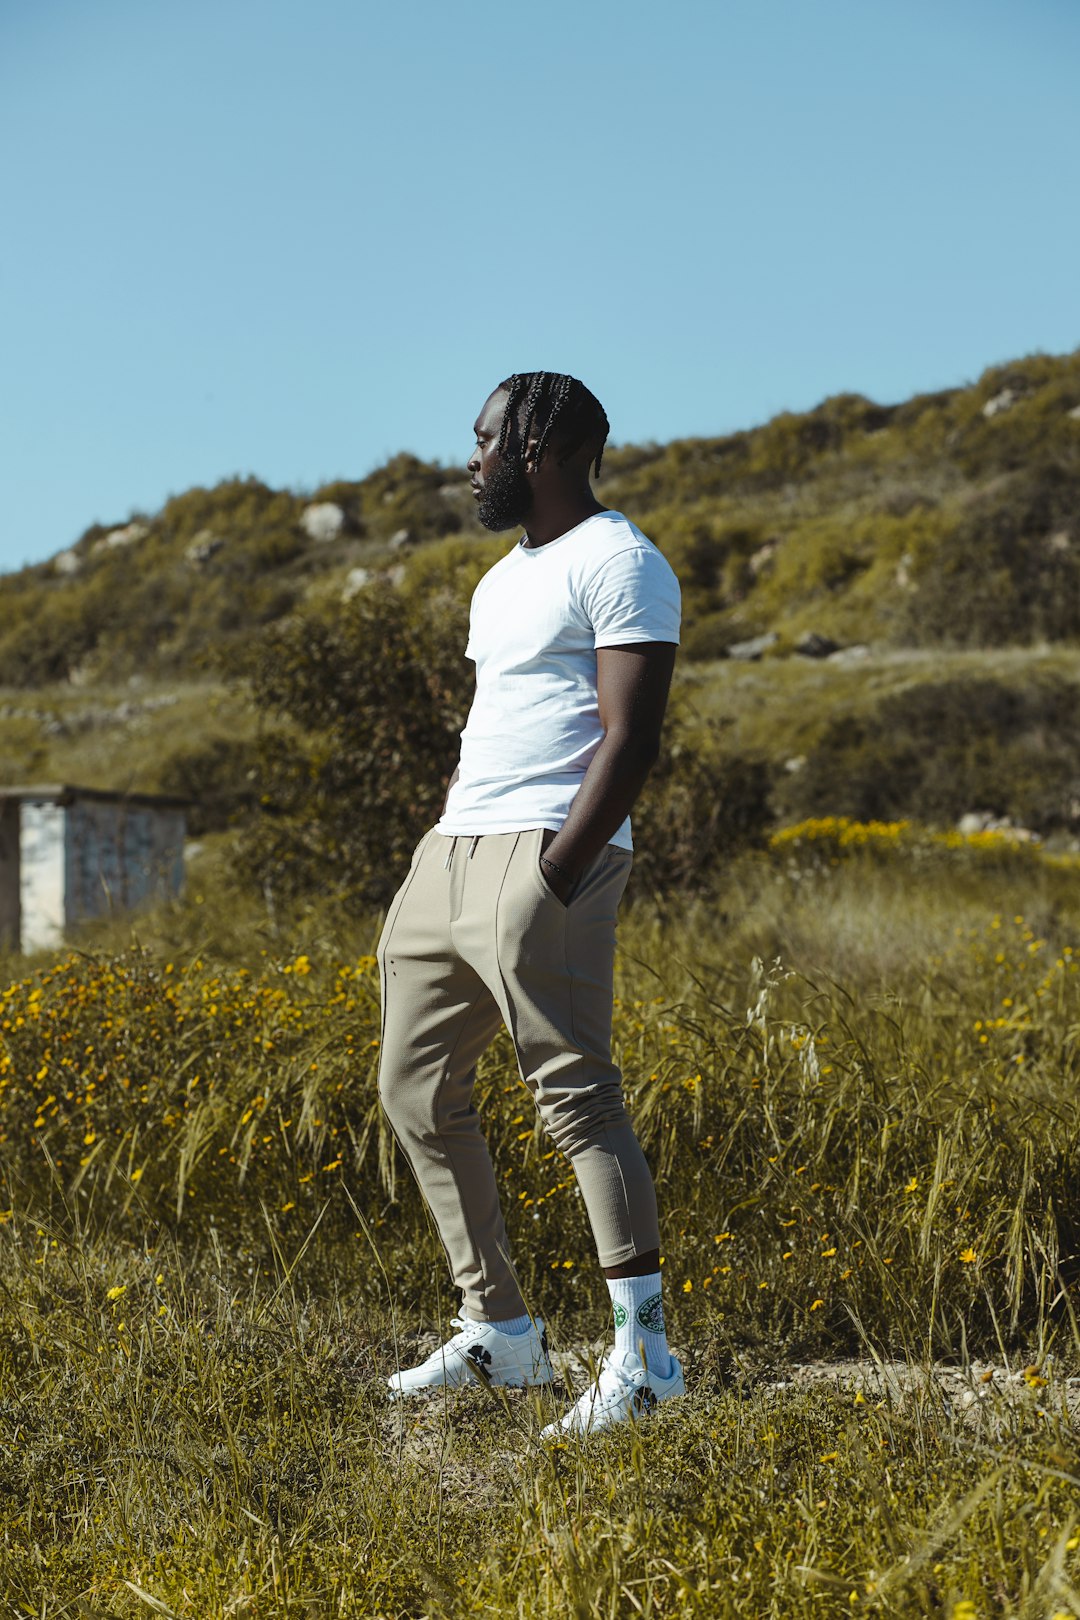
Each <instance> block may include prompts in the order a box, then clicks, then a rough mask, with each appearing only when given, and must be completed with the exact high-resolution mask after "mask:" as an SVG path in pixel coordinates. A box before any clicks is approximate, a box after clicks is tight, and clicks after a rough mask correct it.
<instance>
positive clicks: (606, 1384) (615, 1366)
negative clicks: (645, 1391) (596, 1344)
mask: <svg viewBox="0 0 1080 1620" xmlns="http://www.w3.org/2000/svg"><path fill="white" fill-rule="evenodd" d="M639 1365H640V1363H639ZM635 1387H636V1386H635V1384H634V1378H633V1373H632V1371H631V1370H630V1369H628V1368H627V1367H626V1366H625V1365H620V1364H619V1363H618V1362H615V1361H613V1360H612V1359H611V1357H610V1356H605V1357H604V1360H603V1364H602V1366H601V1368H600V1372H599V1374H598V1376H597V1380H596V1388H597V1393H598V1394H599V1395H601V1396H607V1395H626V1394H629V1393H631V1392H632V1391H633V1390H634V1388H635Z"/></svg>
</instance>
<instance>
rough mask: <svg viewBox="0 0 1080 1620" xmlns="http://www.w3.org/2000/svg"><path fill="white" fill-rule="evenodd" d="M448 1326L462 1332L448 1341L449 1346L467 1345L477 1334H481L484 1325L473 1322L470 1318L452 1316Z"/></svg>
mask: <svg viewBox="0 0 1080 1620" xmlns="http://www.w3.org/2000/svg"><path fill="white" fill-rule="evenodd" d="M450 1325H451V1327H457V1328H461V1330H462V1331H461V1332H460V1333H455V1334H454V1337H453V1338H452V1339H451V1341H450V1342H451V1344H468V1342H469V1340H470V1339H475V1338H476V1336H477V1334H478V1333H482V1332H483V1330H484V1328H485V1326H486V1323H484V1322H474V1321H473V1319H472V1317H471V1316H452V1317H451V1318H450Z"/></svg>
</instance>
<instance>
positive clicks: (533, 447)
mask: <svg viewBox="0 0 1080 1620" xmlns="http://www.w3.org/2000/svg"><path fill="white" fill-rule="evenodd" d="M539 447H540V440H539V439H538V438H537V437H536V434H535V433H530V434H529V437H528V439H527V440H526V441H525V454H524V455H523V456H522V458H521V460H522V465H523V467H524V468H525V471H526V472H527V473H534V472H536V470H537V465H538V463H537V460H536V452H537V450H538V449H539Z"/></svg>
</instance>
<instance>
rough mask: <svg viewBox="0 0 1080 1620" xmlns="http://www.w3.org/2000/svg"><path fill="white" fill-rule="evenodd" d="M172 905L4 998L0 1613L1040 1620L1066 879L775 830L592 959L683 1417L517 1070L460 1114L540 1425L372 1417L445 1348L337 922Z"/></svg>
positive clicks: (854, 836)
mask: <svg viewBox="0 0 1080 1620" xmlns="http://www.w3.org/2000/svg"><path fill="white" fill-rule="evenodd" d="M212 846H213V841H212V840H211V841H210V847H209V848H208V849H207V850H206V851H204V855H203V857H202V858H201V861H202V864H201V867H200V866H199V865H196V868H195V870H194V871H193V874H192V882H191V884H190V886H189V892H188V897H187V899H186V900H185V901H184V903H183V904H181V905H177V906H176V907H174V908H171V909H170V910H168V911H164V912H159V913H157V914H155V915H153V916H150V917H146V918H142V919H139V920H138V922H137V924H136V925H135V930H134V932H132V929H131V928H130V926H129V927H127V928H126V929H124V930H121V925H119V924H113V925H111V926H110V927H107V928H103V929H99V930H98V931H97V932H95V933H90V934H87V935H86V936H85V937H84V938H83V939H82V940H81V941H79V942H78V944H77V948H75V949H73V950H72V951H71V952H70V953H69V954H67V955H65V956H64V957H62V958H58V959H56V960H51V959H50V960H39V961H35V962H32V963H30V962H25V961H20V960H18V959H12V958H8V959H7V960H6V961H5V962H4V963H3V964H0V965H2V966H3V968H4V969H5V970H6V971H5V972H4V973H3V974H2V976H0V983H2V984H3V985H5V986H6V987H7V988H5V989H3V990H2V991H0V1136H2V1140H0V1156H2V1158H0V1162H2V1166H3V1178H4V1179H3V1194H2V1207H0V1435H2V1441H0V1444H2V1447H3V1458H4V1461H3V1469H2V1472H0V1524H2V1528H3V1537H2V1541H0V1594H2V1598H0V1602H2V1603H3V1604H4V1605H5V1606H6V1607H5V1609H4V1611H3V1612H7V1613H10V1614H12V1615H33V1616H41V1617H49V1620H59V1617H61V1616H83V1617H89V1616H98V1617H103V1616H114V1617H119V1616H124V1617H128V1616H131V1617H134V1616H136V1615H144V1614H149V1613H157V1614H173V1615H184V1616H199V1617H211V1616H219V1615H220V1616H226V1615H229V1616H232V1615H248V1616H260V1617H262V1616H267V1617H270V1616H272V1617H275V1620H276V1617H279V1616H280V1617H285V1616H288V1617H290V1620H291V1617H294V1616H295V1617H301V1616H303V1617H305V1620H307V1617H316V1616H319V1617H321V1616H324V1615H325V1616H331V1615H365V1616H367V1615H386V1616H399V1615H402V1616H404V1615H438V1616H451V1615H453V1616H464V1615H466V1614H474V1613H487V1614H491V1615H497V1616H503V1615H505V1616H519V1615H521V1616H524V1615H529V1616H532V1615H538V1616H548V1615H551V1616H556V1615H558V1616H560V1617H561V1616H565V1615H568V1614H569V1615H573V1616H575V1617H578V1616H580V1617H586V1616H587V1617H593V1616H595V1617H597V1620H600V1617H602V1616H622V1615H627V1616H629V1615H648V1616H667V1615H694V1614H702V1615H739V1616H744V1615H754V1616H756V1615H762V1616H766V1615H767V1616H777V1617H788V1616H803V1615H811V1614H812V1615H829V1616H832V1615H836V1616H840V1615H849V1614H851V1615H854V1614H876V1615H884V1616H889V1615H908V1614H911V1615H944V1616H950V1617H952V1620H975V1617H981V1616H1024V1617H1028V1620H1036V1617H1040V1620H1041V1617H1051V1616H1064V1615H1080V1497H1078V1494H1077V1486H1078V1484H1080V1455H1078V1450H1080V1448H1078V1446H1077V1442H1076V1415H1077V1407H1078V1402H1080V1383H1077V1382H1072V1380H1076V1379H1077V1377H1078V1376H1080V1330H1078V1327H1077V1321H1076V1316H1075V1304H1076V1278H1077V1275H1078V1248H1080V1245H1078V1242H1077V1227H1078V1222H1080V1196H1078V1194H1077V1186H1078V1184H1080V1180H1078V1172H1080V1091H1078V1087H1077V1079H1078V1073H1077V1071H1078V1066H1080V878H1078V876H1077V873H1076V871H1075V870H1074V867H1073V865H1072V864H1071V863H1070V862H1068V861H1062V860H1058V861H1052V860H1050V859H1048V858H1047V857H1045V856H1041V855H1040V854H1039V853H1038V852H1035V851H1032V850H1030V849H1023V848H1021V849H1013V848H1011V847H1010V846H1008V845H1007V844H1006V843H1005V842H1004V841H1002V840H993V839H989V840H987V839H983V840H981V841H980V840H973V841H969V842H966V843H965V842H963V841H959V840H955V839H954V840H952V841H951V843H950V842H948V841H943V840H934V839H931V838H923V837H921V836H919V835H917V834H916V833H915V832H913V831H911V830H908V831H907V832H905V831H904V830H903V829H899V830H898V829H895V828H894V829H890V828H879V829H870V830H867V829H855V830H853V829H851V828H845V827H843V826H841V825H838V824H818V825H817V826H815V827H812V828H806V829H803V830H802V831H801V832H800V833H798V834H790V833H789V834H787V835H785V836H783V837H781V838H779V839H777V840H776V841H775V843H774V847H773V848H772V849H771V850H770V851H769V852H767V853H765V854H763V855H761V856H756V857H753V858H747V859H746V860H744V861H742V862H740V863H739V864H738V865H737V866H735V867H733V868H732V869H731V870H730V872H729V873H728V874H727V875H726V876H725V879H724V881H723V883H722V884H721V885H719V887H718V889H717V891H716V893H715V894H714V895H713V896H711V897H710V898H709V899H707V900H700V901H696V902H694V903H693V904H692V905H688V906H673V907H672V908H670V910H668V911H665V912H660V911H658V910H657V909H656V907H655V906H652V905H648V906H647V905H646V904H645V903H644V902H643V901H642V902H640V903H638V902H634V901H632V900H630V901H628V903H627V905H626V907H625V909H624V913H623V917H622V920H621V923H620V959H619V970H618V981H617V996H618V1001H617V1005H616V1008H615V1013H616V1022H615V1034H616V1047H617V1052H618V1055H619V1057H620V1060H621V1062H622V1064H623V1069H624V1074H625V1079H626V1091H627V1097H628V1103H629V1107H630V1109H631V1112H632V1115H633V1117H634V1120H635V1123H636V1126H637V1129H638V1131H639V1134H640V1136H641V1139H642V1142H643V1144H644V1146H645V1150H646V1153H647V1154H648V1156H649V1159H650V1162H651V1164H652V1166H653V1168H654V1171H655V1174H656V1178H657V1183H658V1189H659V1194H660V1203H661V1212H662V1232H663V1244H664V1248H663V1253H664V1263H663V1269H664V1276H665V1279H666V1283H665V1293H666V1309H667V1316H668V1321H669V1333H670V1336H671V1340H672V1343H673V1345H674V1346H675V1348H676V1349H677V1351H678V1352H679V1354H680V1356H682V1357H683V1358H684V1361H685V1365H686V1369H687V1386H688V1394H687V1396H686V1398H685V1399H684V1400H683V1401H680V1402H673V1403H671V1405H669V1406H664V1407H662V1408H661V1409H660V1410H659V1411H658V1413H657V1414H656V1415H655V1416H654V1417H653V1418H652V1419H651V1420H649V1421H648V1423H647V1424H645V1425H643V1426H642V1427H641V1428H640V1429H638V1430H636V1431H635V1430H625V1429H621V1430H618V1431H614V1432H612V1433H610V1434H608V1435H605V1436H600V1437H596V1438H594V1439H593V1440H591V1441H587V1442H584V1443H578V1442H568V1443H566V1444H565V1445H562V1446H559V1447H555V1448H551V1447H544V1446H542V1445H541V1444H540V1442H539V1439H538V1436H539V1430H540V1428H541V1427H542V1425H543V1423H544V1422H546V1421H548V1420H549V1418H550V1416H551V1415H553V1413H554V1412H555V1411H556V1410H561V1409H562V1407H563V1405H564V1403H565V1400H566V1399H567V1397H568V1395H570V1394H572V1393H573V1392H574V1391H575V1390H576V1389H577V1388H580V1387H583V1382H584V1379H585V1378H586V1376H587V1369H588V1366H589V1362H590V1357H592V1358H595V1356H596V1354H597V1353H598V1352H599V1351H600V1350H601V1349H602V1347H603V1344H604V1342H605V1338H606V1334H607V1326H608V1317H609V1305H608V1300H607V1290H606V1287H605V1285H604V1282H603V1278H602V1276H601V1274H600V1272H599V1270H598V1268H597V1266H596V1263H595V1255H594V1253H593V1250H592V1245H591V1238H590V1234H589V1229H588V1225H587V1222H586V1220H585V1216H584V1211H583V1205H582V1203H581V1200H580V1198H578V1196H577V1195H576V1191H575V1185H574V1179H573V1173H572V1170H571V1167H570V1166H569V1164H568V1163H566V1162H565V1161H564V1160H563V1159H562V1158H561V1156H560V1155H559V1154H558V1153H557V1152H555V1151H554V1150H553V1149H552V1148H551V1146H550V1144H549V1143H548V1141H547V1139H546V1138H545V1137H544V1136H543V1135H542V1134H541V1133H540V1132H539V1130H538V1128H537V1125H536V1122H535V1119H534V1115H533V1112H532V1107H531V1103H530V1101H529V1098H528V1094H527V1093H526V1091H525V1090H524V1088H523V1086H522V1085H521V1082H520V1079H519V1077H518V1075H517V1071H516V1066H515V1063H514V1059H513V1053H512V1049H511V1047H510V1044H509V1041H508V1039H507V1037H506V1036H505V1035H503V1036H500V1037H499V1038H498V1039H497V1041H496V1042H495V1043H494V1045H493V1046H492V1048H491V1049H490V1051H489V1053H488V1054H487V1056H486V1058H485V1059H484V1061H483V1063H482V1065H481V1070H480V1077H479V1084H478V1105H479V1107H480V1109H481V1112H482V1114H483V1117H484V1121H485V1128H486V1131H487V1134H488V1139H489V1142H490V1144H491V1147H492V1153H493V1157H494V1159H495V1162H496V1167H497V1170H498V1173H499V1176H500V1181H501V1187H502V1192H503V1202H504V1207H505V1209H506V1212H507V1219H508V1225H509V1228H510V1232H511V1237H512V1241H513V1243H514V1252H515V1260H516V1263H517V1266H518V1269H519V1272H520V1274H521V1276H522V1279H523V1282H524V1285H525V1288H526V1292H527V1297H528V1301H529V1304H530V1308H532V1309H533V1310H534V1311H536V1312H538V1313H541V1314H543V1315H544V1317H545V1319H546V1320H547V1322H548V1324H549V1331H550V1336H551V1339H552V1345H553V1351H554V1352H555V1354H556V1358H557V1364H558V1366H559V1367H560V1369H561V1370H562V1374H563V1379H564V1383H563V1386H562V1387H560V1388H559V1389H558V1390H557V1391H556V1392H555V1393H554V1394H552V1393H548V1392H545V1393H544V1394H543V1395H542V1396H541V1395H539V1394H537V1393H536V1392H490V1391H486V1390H483V1389H481V1388H479V1387H478V1388H477V1389H475V1390H474V1389H468V1390H463V1391H460V1392H457V1393H454V1394H451V1395H449V1396H436V1397H435V1398H433V1399H431V1400H429V1401H421V1402H420V1403H418V1404H414V1403H408V1404H406V1405H402V1406H392V1405H390V1404H389V1403H388V1402H387V1400H386V1397H385V1389H384V1384H383V1379H384V1377H385V1375H386V1374H387V1373H388V1372H390V1371H391V1370H392V1369H393V1368H394V1367H395V1366H396V1365H397V1364H398V1360H399V1358H406V1359H408V1360H409V1361H412V1360H415V1359H417V1357H418V1356H419V1355H421V1354H425V1353H426V1352H427V1350H428V1349H430V1348H432V1347H433V1346H434V1345H435V1343H437V1342H440V1341H441V1340H442V1339H443V1338H445V1337H446V1336H447V1335H448V1333H449V1332H450V1331H451V1328H450V1323H449V1318H450V1316H451V1315H452V1314H453V1313H454V1312H455V1311H456V1309H457V1307H458V1297H457V1296H456V1294H454V1293H453V1291H452V1289H451V1287H450V1284H449V1280H448V1278H447V1277H446V1275H445V1271H444V1262H443V1259H442V1253H441V1250H440V1248H439V1245H438V1241H437V1239H436V1237H435V1234H434V1232H433V1231H432V1229H431V1226H430V1223H429V1221H428V1219H427V1217H426V1215H425V1213H424V1210H423V1208H422V1205H421V1204H420V1201H419V1198H418V1195H417V1193H416V1190H415V1187H414V1185H413V1183H412V1180H411V1177H410V1176H409V1173H408V1171H407V1170H406V1169H405V1168H404V1166H403V1165H402V1163H401V1161H400V1160H399V1159H398V1158H397V1157H396V1151H395V1149H394V1147H393V1144H392V1140H391V1138H390V1137H389V1134H388V1131H387V1130H386V1128H385V1127H384V1123H383V1121H382V1119H381V1117H380V1112H379V1109H378V1105H377V1098H376V1092H375V1073H376V1064H377V1057H378V1037H379V1000H378V979H377V972H376V970H375V963H374V959H373V951H374V945H375V942H376V939H377V935H378V927H379V919H378V918H377V917H371V918H368V919H366V920H365V921H362V922H361V923H357V922H355V921H353V922H346V921H342V920H341V919H335V918H331V917H328V916H326V915H325V914H322V913H320V912H318V911H316V910H309V911H307V912H304V913H297V914H296V915H294V916H293V917H290V918H287V919H282V918H278V919H277V920H276V921H274V922H273V923H271V921H270V920H268V919H267V918H266V917H264V916H260V915H259V914H258V913H257V912H255V911H253V910H252V909H251V908H250V905H247V904H246V902H245V901H244V900H243V897H242V896H241V895H240V894H238V893H237V892H235V891H233V890H232V889H230V887H229V876H228V860H227V849H226V848H225V847H224V846H223V847H222V848H221V849H220V850H219V852H218V854H217V855H216V856H215V854H214V850H213V847H212Z"/></svg>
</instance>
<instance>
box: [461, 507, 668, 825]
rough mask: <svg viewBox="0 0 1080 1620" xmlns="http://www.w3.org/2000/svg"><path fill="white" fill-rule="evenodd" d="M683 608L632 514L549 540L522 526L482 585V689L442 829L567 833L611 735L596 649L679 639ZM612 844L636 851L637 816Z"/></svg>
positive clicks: (476, 605) (476, 628) (474, 613)
mask: <svg viewBox="0 0 1080 1620" xmlns="http://www.w3.org/2000/svg"><path fill="white" fill-rule="evenodd" d="M680 612H681V596H680V592H679V582H678V580H677V579H676V577H675V573H674V571H673V569H672V567H671V565H670V563H669V562H668V561H667V559H666V558H665V557H664V556H663V554H662V553H661V552H660V551H659V550H658V549H657V548H656V546H654V545H653V543H652V541H651V540H648V539H646V537H645V535H643V534H642V532H641V530H640V529H639V528H637V527H636V526H635V525H634V524H633V523H631V522H630V521H629V519H628V518H625V517H624V516H623V515H622V513H621V512H598V513H597V514H596V515H595V516H594V517H590V518H586V519H585V521H584V523H579V524H578V525H577V527H576V528H574V529H568V530H567V532H566V534H562V535H560V536H559V538H558V539H557V540H551V541H549V542H548V544H547V545H546V546H537V547H535V548H533V547H530V546H526V545H525V544H524V536H523V537H522V539H521V540H519V541H518V543H517V545H516V546H515V547H514V549H513V551H510V552H508V553H507V554H506V556H505V557H501V558H500V559H499V561H498V562H497V563H496V564H495V566H494V567H493V568H490V569H489V570H488V572H487V573H486V574H485V575H484V577H483V579H482V580H481V581H480V583H479V585H478V586H477V587H476V590H475V591H474V593H473V599H472V606H471V608H470V613H469V640H468V645H467V646H466V648H465V656H466V658H471V659H473V660H474V661H475V663H476V696H475V698H474V699H473V705H472V709H471V710H470V712H469V718H468V721H467V722H466V725H465V729H464V730H463V731H462V733H461V762H460V766H459V771H460V774H459V776H458V780H457V781H456V782H455V783H454V786H453V787H452V788H451V790H450V795H449V799H448V800H447V805H446V810H445V813H444V814H443V816H442V818H441V819H440V820H439V821H438V822H437V823H436V826H435V831H436V832H439V833H445V834H447V835H451V834H452V835H462V834H469V833H496V832H523V831H527V830H528V829H529V828H530V827H551V828H553V829H554V830H555V831H558V829H559V828H560V827H561V826H562V824H563V822H564V821H565V820H566V817H567V814H568V812H569V810H570V805H571V803H572V801H573V798H574V795H575V793H576V792H577V790H578V788H579V787H580V786H581V782H582V778H583V777H584V775H585V772H586V771H587V769H588V767H589V764H590V762H591V760H592V758H593V755H594V754H595V753H596V751H597V749H598V748H599V746H600V744H601V742H602V741H603V737H604V728H603V726H602V725H601V723H600V711H599V707H598V702H597V689H596V649H597V647H625V646H630V645H632V644H633V643H634V642H640V641H671V642H675V643H678V640H679V622H680ZM610 842H611V843H613V844H617V845H618V846H619V848H620V849H633V847H634V846H633V841H632V839H631V835H630V818H629V816H627V818H626V820H625V821H624V822H623V823H622V825H621V827H619V828H618V830H617V831H616V832H615V833H614V834H613V835H612V837H611V840H610Z"/></svg>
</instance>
